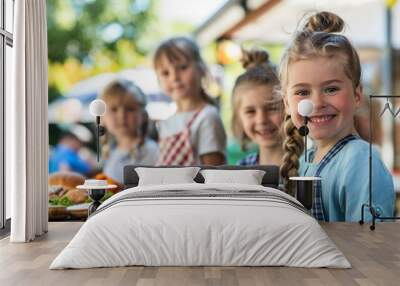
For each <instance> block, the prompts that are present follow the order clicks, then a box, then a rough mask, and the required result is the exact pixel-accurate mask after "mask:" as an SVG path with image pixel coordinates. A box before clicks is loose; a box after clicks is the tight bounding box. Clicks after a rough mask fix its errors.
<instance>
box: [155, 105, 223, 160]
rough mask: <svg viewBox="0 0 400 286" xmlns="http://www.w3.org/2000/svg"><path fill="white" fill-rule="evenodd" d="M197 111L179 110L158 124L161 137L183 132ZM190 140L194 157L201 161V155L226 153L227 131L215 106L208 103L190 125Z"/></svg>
mask: <svg viewBox="0 0 400 286" xmlns="http://www.w3.org/2000/svg"><path fill="white" fill-rule="evenodd" d="M195 113H196V111H188V112H178V113H176V114H174V115H172V116H171V117H170V118H168V119H166V120H163V121H160V122H158V124H157V128H158V133H159V137H160V139H163V138H165V137H169V136H171V135H174V134H177V133H179V132H182V131H183V130H184V129H185V128H186V126H187V124H188V122H189V121H190V119H192V117H193V115H194V114H195ZM190 142H191V144H192V146H193V149H194V150H193V151H194V157H195V158H196V161H197V163H200V156H201V155H204V154H208V153H214V152H220V153H222V154H225V148H226V133H225V129H224V126H223V124H222V120H221V117H220V116H219V113H218V110H217V108H216V107H215V106H213V105H211V104H207V105H205V106H204V107H203V109H202V110H201V111H200V113H199V114H198V115H197V117H196V119H195V120H194V122H193V123H192V125H191V127H190Z"/></svg>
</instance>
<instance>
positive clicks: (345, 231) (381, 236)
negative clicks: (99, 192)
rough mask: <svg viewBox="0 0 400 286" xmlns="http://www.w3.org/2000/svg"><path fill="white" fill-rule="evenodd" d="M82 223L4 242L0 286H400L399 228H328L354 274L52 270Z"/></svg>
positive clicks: (296, 270) (229, 269)
mask: <svg viewBox="0 0 400 286" xmlns="http://www.w3.org/2000/svg"><path fill="white" fill-rule="evenodd" d="M81 225H82V223H81V222H52V223H50V224H49V233H48V234H46V235H44V236H43V237H41V238H39V239H37V240H35V241H34V242H32V243H13V244H10V243H9V240H8V238H5V239H3V240H1V241H0V285H2V286H8V285H13V286H14V285H52V286H58V285H73V286H78V285H79V286H81V285H137V286H139V285H140V286H146V285H168V286H178V285H229V286H231V285H246V286H247V285H249V286H253V285H255V286H261V285H384V286H390V285H400V223H394V222H385V223H379V222H378V223H377V228H376V230H375V231H370V230H369V228H368V225H363V226H360V225H358V224H355V223H354V224H351V223H324V224H322V226H323V228H324V229H325V231H326V232H327V233H328V234H329V236H330V237H331V238H332V240H333V241H334V242H335V243H336V244H337V246H338V247H339V248H340V249H341V250H342V251H343V253H344V254H345V256H346V257H347V258H348V259H349V261H350V262H351V264H352V266H353V268H352V269H347V270H344V269H306V268H290V267H120V268H100V269H84V270H49V269H48V267H49V265H50V263H51V261H52V260H53V259H54V258H55V257H56V255H57V254H58V253H59V252H60V251H61V250H62V249H63V248H64V247H65V246H66V244H67V243H68V242H69V241H70V239H71V238H72V237H73V235H74V234H75V233H76V232H77V231H78V229H79V228H80V226H81Z"/></svg>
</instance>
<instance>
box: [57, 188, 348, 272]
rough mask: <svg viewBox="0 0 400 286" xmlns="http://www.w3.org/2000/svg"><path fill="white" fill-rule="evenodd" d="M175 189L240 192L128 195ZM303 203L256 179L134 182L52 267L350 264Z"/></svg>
mask: <svg viewBox="0 0 400 286" xmlns="http://www.w3.org/2000/svg"><path fill="white" fill-rule="evenodd" d="M174 190H177V191H178V190H179V191H180V192H182V194H183V193H184V192H185V191H188V192H189V193H190V192H198V193H199V194H207V193H211V194H213V193H214V194H215V193H216V192H224V191H225V192H228V193H229V192H232V191H233V192H234V193H235V192H236V193H238V194H239V193H240V194H241V196H240V197H237V196H235V195H234V194H233V195H227V196H226V197H219V196H207V195H206V196H202V197H195V196H190V195H189V196H188V195H185V196H183V195H182V196H181V197H180V196H179V192H176V193H178V195H175V196H173V197H156V198H146V197H142V198H133V199H132V198H131V199H129V198H130V196H133V197H135V196H138V194H139V195H142V194H143V195H146V194H147V193H152V194H154V193H155V192H158V191H159V192H160V194H163V192H168V191H174ZM251 191H263V192H265V195H267V197H268V198H263V197H262V196H264V195H263V194H264V193H262V194H261V197H253V196H251V194H252V192H251ZM138 192H140V193H138ZM145 192H146V193H145ZM247 192H248V194H249V196H248V197H246V196H247ZM164 194H165V193H164ZM218 194H219V193H218ZM123 198H127V199H125V200H123ZM298 204H299V203H298V202H297V201H296V200H295V199H294V198H292V197H290V196H289V195H286V194H284V193H283V192H281V191H279V190H276V189H272V188H266V187H262V186H254V185H237V184H236V185H232V184H197V183H193V184H179V185H178V184H176V185H163V186H142V187H135V188H131V189H128V190H125V191H123V192H121V193H118V194H117V195H115V196H113V197H111V198H110V199H108V200H107V201H106V202H105V203H103V204H102V205H101V206H100V207H99V209H98V211H97V213H96V214H95V215H93V216H92V217H90V218H89V219H88V220H87V221H86V223H85V224H84V225H83V226H82V227H81V229H80V230H79V232H78V233H77V234H76V235H75V237H74V238H73V239H72V241H71V242H70V243H69V244H68V245H67V246H66V247H65V249H64V250H63V251H62V252H61V253H60V254H59V255H58V256H57V257H56V259H55V260H54V261H53V262H52V264H51V265H50V269H63V268H91V267H113V266H128V265H145V266H189V265H190V266H193V265H204V266H206V265H214V266H241V265H243V266H244V265H247V266H294V267H332V268H350V267H351V266H350V263H349V262H348V261H347V259H346V258H345V257H344V255H343V254H342V252H341V251H340V250H338V248H337V247H336V246H335V244H334V243H333V242H332V241H331V240H330V239H329V237H328V236H327V234H326V233H325V232H324V231H323V229H322V228H321V227H320V225H319V224H318V222H317V221H316V220H315V219H314V218H312V217H311V216H309V215H308V214H307V213H305V212H304V211H303V210H302V208H301V207H299V206H297V205H298Z"/></svg>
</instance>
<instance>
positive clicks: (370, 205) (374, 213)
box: [359, 95, 400, 230]
mask: <svg viewBox="0 0 400 286" xmlns="http://www.w3.org/2000/svg"><path fill="white" fill-rule="evenodd" d="M374 98H386V100H387V103H386V104H385V106H384V109H383V110H382V111H381V112H380V116H382V115H383V113H384V112H386V110H388V112H390V113H391V115H392V116H393V118H396V116H397V115H399V113H400V112H399V111H400V109H399V111H394V110H392V109H391V107H390V104H389V102H388V100H389V99H390V98H400V95H370V96H369V168H368V169H369V175H368V177H369V190H368V191H369V194H368V195H369V200H368V203H367V204H363V205H362V206H361V220H360V221H359V223H360V224H364V210H365V208H368V209H369V211H370V213H371V216H372V224H371V225H370V226H369V228H370V229H371V230H374V229H375V221H376V219H380V220H395V219H400V217H381V216H380V215H379V213H377V211H376V207H374V205H373V201H372V99H374Z"/></svg>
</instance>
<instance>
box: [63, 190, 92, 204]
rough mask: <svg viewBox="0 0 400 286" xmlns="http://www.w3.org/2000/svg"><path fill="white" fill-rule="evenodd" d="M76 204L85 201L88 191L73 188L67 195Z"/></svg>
mask: <svg viewBox="0 0 400 286" xmlns="http://www.w3.org/2000/svg"><path fill="white" fill-rule="evenodd" d="M65 196H66V197H67V198H68V199H69V200H70V201H71V202H73V203H74V204H81V203H84V202H85V201H86V199H87V197H88V196H87V193H86V192H85V191H84V190H78V189H71V190H69V191H68V193H67V194H66V195H65Z"/></svg>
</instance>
